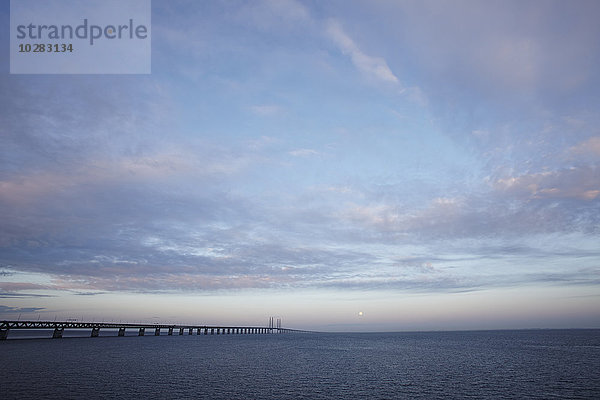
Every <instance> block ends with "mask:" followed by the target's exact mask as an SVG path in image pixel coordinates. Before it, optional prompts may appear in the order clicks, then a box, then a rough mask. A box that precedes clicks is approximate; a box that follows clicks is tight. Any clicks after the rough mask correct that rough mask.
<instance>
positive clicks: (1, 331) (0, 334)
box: [0, 328, 9, 340]
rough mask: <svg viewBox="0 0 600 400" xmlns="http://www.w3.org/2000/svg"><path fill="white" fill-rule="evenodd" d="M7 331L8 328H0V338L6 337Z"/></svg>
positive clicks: (4, 338)
mask: <svg viewBox="0 0 600 400" xmlns="http://www.w3.org/2000/svg"><path fill="white" fill-rule="evenodd" d="M8 331H9V329H8V328H6V329H0V340H6V338H7V337H8Z"/></svg>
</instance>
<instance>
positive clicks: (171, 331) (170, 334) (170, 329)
mask: <svg viewBox="0 0 600 400" xmlns="http://www.w3.org/2000/svg"><path fill="white" fill-rule="evenodd" d="M169 336H173V328H172V327H171V328H169Z"/></svg>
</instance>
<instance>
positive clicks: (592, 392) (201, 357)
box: [0, 330, 600, 400]
mask: <svg viewBox="0 0 600 400" xmlns="http://www.w3.org/2000/svg"><path fill="white" fill-rule="evenodd" d="M11 333H12V332H11ZM0 361H1V365H2V367H1V369H0V398H2V399H28V398H33V399H40V398H57V399H78V398H112V397H119V398H123V399H129V398H143V397H146V398H159V399H162V398H198V399H212V400H216V399H371V400H374V399H441V398H481V399H484V398H485V399H488V398H498V399H524V398H529V399H532V398H533V399H553V398H557V399H558V398H560V399H600V330H557V331H546V330H540V331H484V332H426V333H383V334H372V333H369V334H281V335H219V336H217V335H215V336H210V335H209V336H203V335H201V336H196V335H194V336H187V335H186V336H161V337H154V336H145V337H121V338H117V337H99V338H93V339H92V338H65V339H56V340H52V339H28V340H6V341H3V342H2V343H0Z"/></svg>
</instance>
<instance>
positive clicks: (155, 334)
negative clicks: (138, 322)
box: [154, 328, 160, 336]
mask: <svg viewBox="0 0 600 400" xmlns="http://www.w3.org/2000/svg"><path fill="white" fill-rule="evenodd" d="M154 336H160V328H155V329H154Z"/></svg>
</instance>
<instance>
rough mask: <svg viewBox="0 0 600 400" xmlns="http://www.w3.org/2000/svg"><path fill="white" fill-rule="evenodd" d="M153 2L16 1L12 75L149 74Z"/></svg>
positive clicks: (13, 7)
mask: <svg viewBox="0 0 600 400" xmlns="http://www.w3.org/2000/svg"><path fill="white" fill-rule="evenodd" d="M151 38H152V36H151V4H150V0H85V1H81V0H11V2H10V73H11V74H149V73H150V72H151V50H152V45H151V43H152V40H151Z"/></svg>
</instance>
